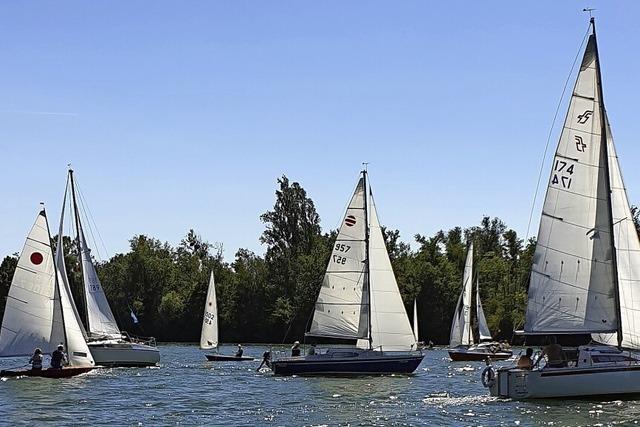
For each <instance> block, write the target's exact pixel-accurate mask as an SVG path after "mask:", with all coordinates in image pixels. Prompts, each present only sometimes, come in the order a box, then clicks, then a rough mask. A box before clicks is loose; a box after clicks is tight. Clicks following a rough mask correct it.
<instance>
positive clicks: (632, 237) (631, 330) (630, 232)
mask: <svg viewBox="0 0 640 427" xmlns="http://www.w3.org/2000/svg"><path fill="white" fill-rule="evenodd" d="M605 119H606V123H607V144H608V152H609V174H610V180H611V181H610V182H611V207H612V210H613V237H614V242H615V246H616V254H617V265H618V284H619V287H620V314H621V321H622V337H623V339H622V345H623V346H624V347H626V348H632V349H640V239H638V233H637V231H636V227H635V224H634V223H633V215H632V214H631V207H630V205H629V198H628V197H627V190H626V187H625V185H624V180H623V179H622V172H621V170H620V164H619V162H618V156H617V155H616V149H615V144H614V143H613V134H612V132H611V127H610V125H609V119H608V118H607V117H606V116H605ZM593 339H594V340H596V341H599V342H602V343H605V344H611V345H617V336H616V334H594V335H593Z"/></svg>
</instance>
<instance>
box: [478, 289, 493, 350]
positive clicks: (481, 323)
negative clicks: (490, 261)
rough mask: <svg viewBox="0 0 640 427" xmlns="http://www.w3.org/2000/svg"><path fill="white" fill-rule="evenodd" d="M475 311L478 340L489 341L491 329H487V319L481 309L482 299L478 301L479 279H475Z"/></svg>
mask: <svg viewBox="0 0 640 427" xmlns="http://www.w3.org/2000/svg"><path fill="white" fill-rule="evenodd" d="M476 313H477V314H478V335H479V337H480V341H490V340H491V339H492V338H491V331H489V325H487V319H486V318H485V317H484V310H483V309H482V301H480V281H479V280H477V281H476Z"/></svg>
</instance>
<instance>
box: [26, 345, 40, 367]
mask: <svg viewBox="0 0 640 427" xmlns="http://www.w3.org/2000/svg"><path fill="white" fill-rule="evenodd" d="M29 363H31V370H33V371H40V370H42V350H40V349H39V348H36V349H35V351H34V352H33V356H31V359H29Z"/></svg>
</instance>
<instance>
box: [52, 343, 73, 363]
mask: <svg viewBox="0 0 640 427" xmlns="http://www.w3.org/2000/svg"><path fill="white" fill-rule="evenodd" d="M67 363H69V362H68V360H67V355H66V354H65V353H64V346H63V345H62V344H60V345H59V346H58V349H57V350H55V351H54V352H53V353H51V368H53V369H62V367H63V366H64V365H66V364H67Z"/></svg>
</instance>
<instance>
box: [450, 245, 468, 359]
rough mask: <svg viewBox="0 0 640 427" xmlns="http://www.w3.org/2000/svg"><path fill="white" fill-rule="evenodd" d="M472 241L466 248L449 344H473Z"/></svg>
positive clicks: (454, 345)
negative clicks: (460, 287)
mask: <svg viewBox="0 0 640 427" xmlns="http://www.w3.org/2000/svg"><path fill="white" fill-rule="evenodd" d="M472 280H473V242H472V243H471V244H470V245H469V249H468V250H467V258H466V260H465V263H464V273H463V275H462V292H461V293H460V297H458V304H457V305H456V311H455V313H454V315H453V322H452V324H451V334H450V336H449V346H450V347H456V346H459V345H473V334H472V333H471V295H472V287H473V282H472Z"/></svg>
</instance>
